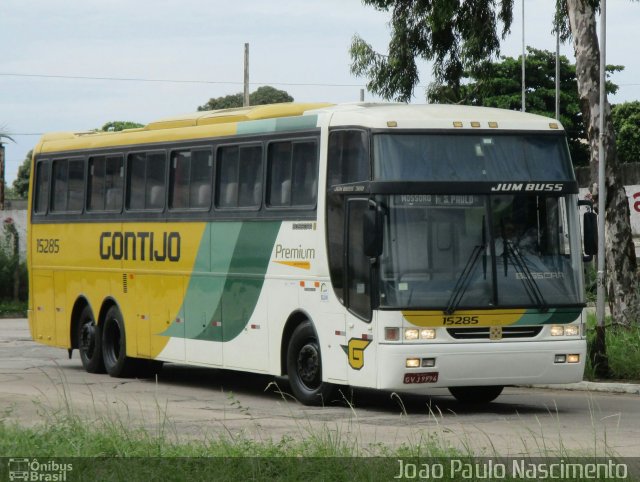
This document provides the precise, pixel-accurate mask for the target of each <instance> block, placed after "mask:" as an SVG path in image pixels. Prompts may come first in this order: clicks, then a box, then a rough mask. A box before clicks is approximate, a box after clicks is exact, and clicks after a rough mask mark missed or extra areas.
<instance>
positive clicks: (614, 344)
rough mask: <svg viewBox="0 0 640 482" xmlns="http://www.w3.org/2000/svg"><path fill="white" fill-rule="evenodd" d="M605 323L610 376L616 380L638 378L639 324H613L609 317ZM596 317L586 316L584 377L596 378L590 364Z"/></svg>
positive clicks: (639, 358)
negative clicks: (585, 364) (628, 325)
mask: <svg viewBox="0 0 640 482" xmlns="http://www.w3.org/2000/svg"><path fill="white" fill-rule="evenodd" d="M605 323H606V346H607V358H608V361H609V372H610V378H612V379H616V380H640V326H638V325H635V326H630V327H627V326H622V325H614V324H612V323H611V320H610V319H606V320H605ZM595 326H596V317H595V315H593V314H589V316H588V317H587V350H588V352H589V356H587V366H586V368H585V378H586V379H588V380H594V379H596V376H595V369H594V367H593V366H592V365H591V356H590V353H591V350H592V348H593V345H594V339H595Z"/></svg>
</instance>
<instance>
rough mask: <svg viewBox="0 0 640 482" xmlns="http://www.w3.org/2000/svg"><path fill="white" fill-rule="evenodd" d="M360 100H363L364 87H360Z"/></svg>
mask: <svg viewBox="0 0 640 482" xmlns="http://www.w3.org/2000/svg"><path fill="white" fill-rule="evenodd" d="M360 102H364V89H360Z"/></svg>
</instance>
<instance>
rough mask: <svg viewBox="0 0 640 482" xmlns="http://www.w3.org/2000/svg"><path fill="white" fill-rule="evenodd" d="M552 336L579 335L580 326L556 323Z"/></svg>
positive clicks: (552, 328) (552, 329)
mask: <svg viewBox="0 0 640 482" xmlns="http://www.w3.org/2000/svg"><path fill="white" fill-rule="evenodd" d="M550 333H551V336H578V334H580V327H579V326H578V325H554V326H552V327H551V330H550Z"/></svg>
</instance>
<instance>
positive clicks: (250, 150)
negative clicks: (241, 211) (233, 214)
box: [216, 145, 262, 208]
mask: <svg viewBox="0 0 640 482" xmlns="http://www.w3.org/2000/svg"><path fill="white" fill-rule="evenodd" d="M217 158H218V162H217V164H218V166H217V169H218V170H217V180H216V207H219V208H238V207H240V208H252V207H253V208H256V207H258V206H260V202H261V201H262V146H259V145H240V146H237V145H236V146H223V147H220V148H219V149H218V156H217Z"/></svg>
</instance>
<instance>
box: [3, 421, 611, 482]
mask: <svg viewBox="0 0 640 482" xmlns="http://www.w3.org/2000/svg"><path fill="white" fill-rule="evenodd" d="M5 420H6V419H5ZM166 428H167V426H163V429H161V430H160V431H159V432H154V433H149V432H148V431H146V430H145V429H142V428H132V427H130V426H128V425H127V424H126V423H122V422H121V421H119V420H117V419H116V420H115V421H114V420H110V419H102V420H101V421H98V422H96V421H90V420H85V419H82V418H80V417H77V416H75V415H70V414H67V415H64V416H57V418H56V420H55V421H54V422H47V423H44V424H43V425H40V426H36V427H31V428H25V427H21V426H19V425H16V424H7V423H6V422H4V421H2V420H0V454H4V455H5V456H9V457H12V458H13V459H14V460H16V459H21V460H30V461H31V460H34V459H35V458H36V457H37V461H38V462H39V463H40V464H47V463H48V464H51V461H55V463H57V464H58V465H57V467H59V466H61V465H62V466H65V467H66V466H69V467H72V468H71V469H65V470H69V471H70V472H69V473H67V474H66V477H65V478H64V479H47V480H68V481H70V482H71V481H74V480H101V481H112V480H118V481H120V480H122V481H125V480H126V481H138V480H140V481H142V480H163V481H174V480H175V481H178V480H188V481H199V480H203V481H204V480H216V481H236V480H256V481H258V480H260V481H262V480H274V481H300V480H305V481H345V482H347V481H348V482H353V481H360V480H363V481H376V480H394V479H398V474H399V473H402V469H401V468H403V466H412V467H409V469H407V468H406V467H405V471H404V477H400V478H401V479H402V480H407V479H415V478H416V476H417V477H419V478H420V479H421V480H426V479H430V478H431V477H425V476H424V475H422V476H420V475H419V474H420V470H422V471H423V474H426V473H427V472H424V471H429V473H431V474H436V477H435V478H437V479H438V480H446V481H450V480H460V479H461V478H465V479H470V480H480V479H483V480H484V479H489V480H491V479H492V478H493V477H491V476H488V477H487V475H486V474H487V473H490V472H487V468H488V467H491V466H492V465H495V464H503V465H504V467H505V476H499V479H500V480H508V481H511V480H537V477H535V474H534V475H530V476H527V477H525V478H522V477H514V475H513V473H512V470H511V468H512V467H513V459H502V458H500V457H499V456H498V455H495V456H494V457H493V460H491V461H489V459H487V458H474V457H473V456H471V455H469V453H465V452H464V451H460V450H456V449H451V448H448V449H443V447H442V445H441V443H440V442H439V440H438V439H437V437H435V436H434V437H428V438H427V440H421V441H420V442H419V443H414V444H412V445H411V446H409V445H402V446H400V447H399V448H389V447H387V446H384V445H381V444H376V445H374V449H373V451H370V452H368V453H366V454H364V453H363V452H362V451H361V449H358V448H357V446H356V445H353V444H351V443H350V442H349V440H347V439H344V440H342V439H340V438H339V437H338V438H336V437H335V435H331V434H329V433H328V432H327V433H325V430H324V429H320V430H319V431H318V432H317V433H316V435H315V436H312V437H309V438H308V439H305V440H302V441H296V440H294V439H292V438H289V437H286V436H285V437H283V438H282V439H280V440H279V441H269V440H262V441H255V440H251V439H249V438H245V437H241V436H237V437H232V436H223V437H219V438H213V437H210V438H206V437H205V439H204V440H198V441H193V440H191V441H188V440H187V441H181V440H179V439H178V437H177V436H176V435H175V433H173V432H172V431H171V430H165V429H166ZM362 455H369V456H367V457H362ZM548 456H556V457H562V459H563V461H564V462H566V463H577V464H587V463H593V462H594V460H595V459H594V458H593V456H591V457H589V458H586V457H572V456H567V454H558V453H548ZM400 459H401V460H402V463H401V462H400ZM520 460H521V461H522V464H523V466H526V464H528V463H530V462H532V463H536V464H538V463H541V462H542V463H544V460H543V459H539V458H538V459H535V458H534V459H530V460H529V459H526V458H524V459H522V458H520ZM552 460H553V459H550V461H549V462H548V463H550V462H551V461H552ZM558 460H559V459H555V461H558ZM603 460H606V459H603ZM613 460H615V457H614V458H613ZM5 467H6V466H5V465H4V464H0V478H2V480H6V479H5V478H3V476H5V475H6V472H5V470H7V469H6V468H5ZM454 467H455V468H456V471H454ZM473 471H478V472H473ZM472 473H475V474H476V475H475V476H474V475H469V474H472ZM465 474H466V475H465ZM532 474H533V473H532ZM29 480H35V479H29ZM563 480H565V479H563ZM570 480H587V479H583V478H575V479H574V478H571V479H570ZM588 480H606V477H605V478H604V479H600V478H595V479H588Z"/></svg>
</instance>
